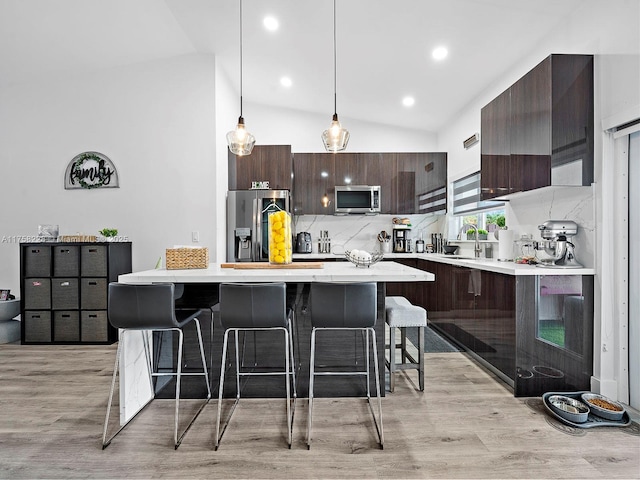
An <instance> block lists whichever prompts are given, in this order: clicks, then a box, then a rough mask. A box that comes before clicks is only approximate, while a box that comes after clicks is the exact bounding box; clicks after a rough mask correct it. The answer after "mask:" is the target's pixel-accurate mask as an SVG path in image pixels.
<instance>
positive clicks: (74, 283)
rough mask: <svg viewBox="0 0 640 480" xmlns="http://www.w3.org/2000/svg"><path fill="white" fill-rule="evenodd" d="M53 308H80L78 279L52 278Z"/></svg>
mask: <svg viewBox="0 0 640 480" xmlns="http://www.w3.org/2000/svg"><path fill="white" fill-rule="evenodd" d="M51 308H52V309H53V310H75V309H77V308H78V279H77V278H52V279H51Z"/></svg>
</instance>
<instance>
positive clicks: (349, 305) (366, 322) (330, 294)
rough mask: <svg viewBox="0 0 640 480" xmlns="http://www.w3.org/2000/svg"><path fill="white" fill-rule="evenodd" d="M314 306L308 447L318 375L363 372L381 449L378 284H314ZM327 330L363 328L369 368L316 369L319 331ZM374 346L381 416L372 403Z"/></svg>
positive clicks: (309, 444)
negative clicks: (377, 323) (371, 354)
mask: <svg viewBox="0 0 640 480" xmlns="http://www.w3.org/2000/svg"><path fill="white" fill-rule="evenodd" d="M310 307H311V326H312V329H311V359H310V362H309V363H310V369H309V370H310V371H309V420H308V425H307V428H308V430H307V448H309V449H310V448H311V428H312V424H313V383H314V378H315V377H316V376H317V375H363V376H365V377H366V381H367V403H368V405H369V409H370V410H371V414H372V415H373V422H374V424H375V426H376V430H377V433H378V439H379V442H380V448H384V432H383V427H382V400H381V397H380V377H379V367H378V347H377V344H376V332H375V330H374V326H375V323H376V316H377V307H376V283H375V282H367V283H312V284H311V292H310ZM324 331H361V332H362V333H363V334H364V335H365V336H366V352H365V355H366V356H365V362H366V369H365V370H364V371H363V370H352V371H333V372H332V371H326V370H323V371H318V372H316V371H315V354H316V334H317V333H318V332H324ZM370 340H371V344H372V345H373V359H374V362H373V367H374V374H375V379H376V396H377V398H378V418H377V419H376V414H375V412H374V410H373V406H372V404H371V393H370V387H369V384H370V383H369V377H370V367H369V365H370V361H369V341H370Z"/></svg>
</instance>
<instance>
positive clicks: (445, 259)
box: [293, 253, 596, 275]
mask: <svg viewBox="0 0 640 480" xmlns="http://www.w3.org/2000/svg"><path fill="white" fill-rule="evenodd" d="M456 256H457V255H443V254H438V253H385V254H384V258H385V259H386V260H394V259H401V258H405V259H406V258H416V259H421V260H428V261H432V262H440V263H447V264H449V265H457V266H461V267H469V268H476V269H478V270H486V271H489V272H496V273H503V274H505V275H595V273H596V272H595V269H594V268H550V267H537V266H535V265H522V264H517V263H515V262H500V261H498V260H497V259H495V258H479V259H474V258H473V257H472V256H470V255H465V256H464V257H465V258H455V257H456ZM293 259H294V261H295V260H322V259H344V255H338V254H327V253H324V254H319V253H294V254H293ZM380 263H383V262H380ZM380 263H378V265H380Z"/></svg>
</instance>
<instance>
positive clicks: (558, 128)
mask: <svg viewBox="0 0 640 480" xmlns="http://www.w3.org/2000/svg"><path fill="white" fill-rule="evenodd" d="M593 105H594V104H593V56H592V55H557V54H553V55H550V56H548V57H547V58H545V59H544V60H543V61H542V62H540V64H538V65H537V66H536V67H535V68H533V69H532V70H531V71H529V72H528V73H527V74H525V75H524V76H523V77H522V78H521V79H519V80H518V81H517V82H516V83H514V84H513V85H512V86H511V87H510V88H509V89H507V90H506V91H505V92H503V93H502V94H500V95H499V96H498V97H496V98H495V99H494V100H493V101H492V102H490V103H489V104H488V105H486V106H485V107H484V108H482V110H481V133H482V137H481V138H482V140H481V142H482V144H481V156H480V158H481V195H482V198H483V199H490V198H496V197H500V196H504V195H507V194H512V193H517V192H524V191H528V190H533V189H536V188H541V187H547V186H551V185H559V186H560V185H568V186H576V185H580V186H582V185H590V184H591V183H592V182H593V165H594V164H593V128H594V125H593Z"/></svg>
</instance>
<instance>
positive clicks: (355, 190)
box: [333, 185, 380, 215]
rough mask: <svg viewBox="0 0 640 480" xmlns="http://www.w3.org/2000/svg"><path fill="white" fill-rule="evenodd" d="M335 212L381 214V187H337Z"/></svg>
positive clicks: (339, 213)
mask: <svg viewBox="0 0 640 480" xmlns="http://www.w3.org/2000/svg"><path fill="white" fill-rule="evenodd" d="M333 205H334V207H335V208H334V211H335V213H336V214H337V215H346V214H348V213H365V214H369V215H375V214H377V213H380V185H336V194H335V202H334V204H333Z"/></svg>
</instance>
